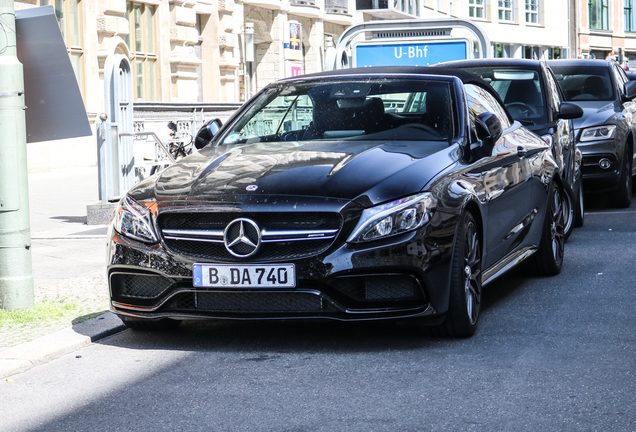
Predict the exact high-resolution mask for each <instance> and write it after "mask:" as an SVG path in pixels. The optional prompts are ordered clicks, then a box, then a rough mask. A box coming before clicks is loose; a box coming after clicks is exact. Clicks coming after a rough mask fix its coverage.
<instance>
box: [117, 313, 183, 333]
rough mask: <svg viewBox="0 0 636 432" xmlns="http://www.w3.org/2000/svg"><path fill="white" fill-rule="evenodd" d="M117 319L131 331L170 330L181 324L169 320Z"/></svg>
mask: <svg viewBox="0 0 636 432" xmlns="http://www.w3.org/2000/svg"><path fill="white" fill-rule="evenodd" d="M119 319H121V320H122V322H123V323H124V325H125V326H126V327H128V328H129V329H133V330H156V331H163V330H172V329H175V328H177V327H179V324H181V321H180V320H173V319H169V318H163V319H158V320H152V319H143V318H132V317H127V316H121V315H120V316H119Z"/></svg>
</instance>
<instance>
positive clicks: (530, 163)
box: [108, 68, 565, 337]
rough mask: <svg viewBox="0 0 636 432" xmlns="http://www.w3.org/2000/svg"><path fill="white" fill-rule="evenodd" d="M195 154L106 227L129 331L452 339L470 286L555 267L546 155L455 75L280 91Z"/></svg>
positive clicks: (273, 87) (555, 197)
mask: <svg viewBox="0 0 636 432" xmlns="http://www.w3.org/2000/svg"><path fill="white" fill-rule="evenodd" d="M196 144H197V147H199V148H200V149H199V151H198V152H197V153H196V154H193V155H190V156H188V157H186V158H183V159H182V160H180V161H179V162H177V163H176V164H173V165H171V166H169V167H168V168H166V169H165V170H164V171H162V172H160V173H158V174H156V175H154V176H152V177H150V178H148V179H146V180H144V181H143V182H141V183H139V184H137V185H136V186H135V187H133V188H132V189H131V190H130V191H129V192H128V193H127V195H126V196H125V197H124V198H123V199H122V200H121V202H120V206H119V209H118V211H117V214H116V216H115V219H114V221H113V223H112V227H111V230H110V232H109V245H108V255H109V256H108V280H109V288H110V298H111V309H112V311H113V312H115V313H116V314H117V315H119V317H120V318H121V319H122V320H123V322H124V323H125V324H126V325H127V326H129V327H131V328H134V329H165V328H170V327H174V326H176V325H178V323H179V322H180V321H181V320H184V319H206V318H213V319H250V320H252V319H256V320H265V319H331V320H371V319H392V320H395V319H410V320H412V321H414V322H416V323H418V324H423V325H428V326H433V327H434V328H435V329H436V331H438V333H440V334H443V335H449V336H458V337H467V336H470V335H472V334H473V333H474V332H475V329H476V327H477V323H478V319H479V312H480V303H481V297H482V287H483V286H485V285H487V284H488V283H490V282H492V281H493V280H495V279H496V278H497V277H498V276H500V275H502V274H503V273H504V272H506V271H508V270H510V269H511V268H513V267H515V266H517V265H519V264H521V263H524V265H527V266H528V267H529V268H530V269H531V271H534V272H535V273H536V274H542V275H555V274H558V273H559V272H560V270H561V265H562V263H563V252H564V238H563V229H564V223H565V221H564V213H563V207H562V203H563V198H562V197H563V183H562V178H561V173H560V172H559V169H558V165H557V163H556V162H555V160H554V159H553V156H552V152H551V150H550V148H549V147H548V145H547V144H546V143H545V142H544V141H543V140H542V139H541V138H539V137H538V136H537V135H535V134H534V133H532V132H530V131H528V130H527V129H525V128H524V127H523V126H521V124H519V123H518V122H514V121H513V120H512V118H511V117H510V115H509V114H508V113H507V112H506V110H505V108H504V107H503V105H502V102H501V100H500V98H499V96H498V95H497V93H496V92H495V91H494V90H493V89H492V88H491V87H490V86H489V85H488V84H487V83H485V82H484V81H482V80H481V79H480V78H479V77H477V76H475V75H473V74H470V73H468V72H464V71H462V70H457V69H454V70H452V69H441V68H365V69H349V70H343V71H333V72H325V73H320V74H312V75H305V76H301V77H296V78H290V79H285V80H281V81H278V82H275V83H273V84H270V85H268V86H267V87H265V88H264V89H263V90H262V91H260V92H259V93H258V94H257V95H255V96H254V97H253V98H252V99H251V100H250V101H248V102H247V103H246V104H244V106H243V107H242V108H241V109H240V110H239V111H237V112H236V114H235V115H234V116H233V117H232V118H230V119H229V120H228V121H227V122H226V123H225V124H224V125H222V126H221V124H220V122H219V121H218V120H215V121H211V122H209V123H208V124H207V125H205V126H204V127H203V128H202V130H201V131H200V132H199V134H198V136H197V139H196Z"/></svg>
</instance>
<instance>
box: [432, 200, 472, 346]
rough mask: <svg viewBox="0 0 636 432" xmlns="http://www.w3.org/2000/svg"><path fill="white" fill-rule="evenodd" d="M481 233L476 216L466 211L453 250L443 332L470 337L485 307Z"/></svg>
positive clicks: (442, 325)
mask: <svg viewBox="0 0 636 432" xmlns="http://www.w3.org/2000/svg"><path fill="white" fill-rule="evenodd" d="M481 257H482V247H481V235H480V233H479V228H478V226H477V222H476V221H475V218H474V216H473V215H472V214H471V213H470V212H465V213H464V215H463V216H462V221H461V223H460V224H459V228H458V231H457V240H456V242H455V247H454V250H453V262H452V269H451V271H452V275H451V281H450V296H449V304H448V313H447V315H446V319H445V320H444V322H443V323H442V324H441V325H440V326H439V330H440V333H441V334H443V335H448V336H455V337H470V336H472V335H473V334H474V333H475V330H476V329H477V322H478V321H479V311H480V306H481V291H482V290H481V288H482V287H481V276H482V273H481Z"/></svg>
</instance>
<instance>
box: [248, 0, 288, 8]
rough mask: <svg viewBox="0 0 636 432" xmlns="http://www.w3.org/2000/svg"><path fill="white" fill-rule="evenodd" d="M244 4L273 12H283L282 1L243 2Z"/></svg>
mask: <svg viewBox="0 0 636 432" xmlns="http://www.w3.org/2000/svg"><path fill="white" fill-rule="evenodd" d="M243 4H247V5H250V6H258V7H261V8H263V9H271V10H281V9H282V8H283V4H282V2H281V0H243Z"/></svg>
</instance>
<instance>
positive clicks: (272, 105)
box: [220, 78, 455, 144]
mask: <svg viewBox="0 0 636 432" xmlns="http://www.w3.org/2000/svg"><path fill="white" fill-rule="evenodd" d="M450 94H451V92H450V84H449V83H448V82H447V81H436V80H421V79H420V80H418V79H404V78H400V79H386V78H377V79H360V78H346V79H342V78H340V79H321V80H319V81H318V80H316V81H311V82H300V83H299V82H294V83H281V84H280V85H276V86H274V87H272V88H271V89H269V90H267V91H266V92H264V93H262V94H261V95H260V96H259V97H258V99H257V100H256V101H255V102H254V103H253V104H252V105H251V106H250V108H249V109H248V110H247V111H246V112H245V113H244V114H243V115H242V116H240V117H239V118H238V119H237V120H236V121H235V123H234V124H233V125H231V127H230V129H229V130H228V131H227V132H226V133H225V134H224V135H223V136H222V137H221V138H220V139H221V141H220V143H222V144H234V143H238V144H241V143H253V142H279V141H316V140H347V141H356V140H365V141H367V140H400V141H448V140H450V139H451V138H452V136H453V130H455V127H454V126H453V114H452V109H451V96H450Z"/></svg>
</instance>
